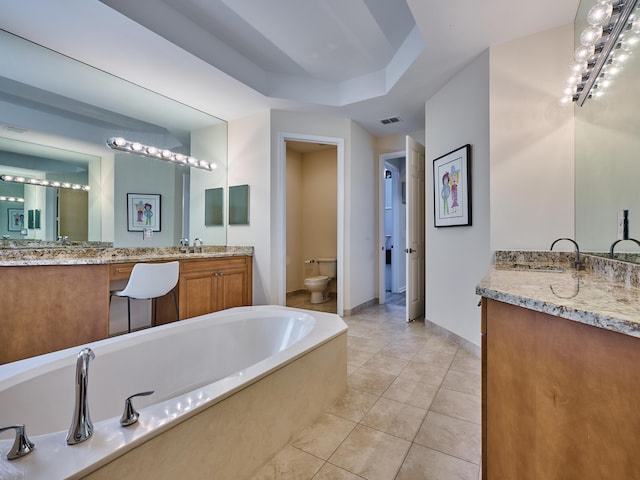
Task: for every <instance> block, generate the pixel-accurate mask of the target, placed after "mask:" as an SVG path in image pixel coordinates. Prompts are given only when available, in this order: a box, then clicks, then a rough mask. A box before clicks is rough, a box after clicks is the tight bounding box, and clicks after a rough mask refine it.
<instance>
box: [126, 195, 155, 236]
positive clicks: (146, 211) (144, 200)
mask: <svg viewBox="0 0 640 480" xmlns="http://www.w3.org/2000/svg"><path fill="white" fill-rule="evenodd" d="M160 213H161V212H160V195H159V194H150V193H127V230H128V231H130V232H142V231H143V230H144V229H148V228H150V229H151V230H152V231H154V232H159V231H160V216H161V215H160Z"/></svg>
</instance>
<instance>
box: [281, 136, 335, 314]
mask: <svg viewBox="0 0 640 480" xmlns="http://www.w3.org/2000/svg"><path fill="white" fill-rule="evenodd" d="M287 141H295V142H311V143H326V144H327V145H335V146H336V150H337V157H338V158H337V167H338V172H337V174H338V185H337V192H338V205H337V209H338V211H337V212H336V213H337V222H338V225H337V234H338V238H337V239H336V243H337V257H336V258H337V275H338V278H337V280H336V281H337V292H336V293H337V314H338V315H340V316H342V315H344V285H345V278H344V275H345V274H344V272H345V268H344V263H345V258H344V251H345V248H344V243H345V240H344V232H345V225H344V221H345V220H344V219H345V216H344V211H345V199H344V198H345V191H344V179H345V161H344V138H340V137H325V136H321V135H311V134H306V133H292V132H279V133H278V164H277V176H278V181H277V182H276V183H277V184H278V185H280V186H281V188H279V189H278V191H277V192H276V212H277V222H278V227H277V229H278V235H277V241H276V243H277V246H276V249H275V251H276V252H277V259H276V262H275V268H276V272H277V285H276V290H277V292H276V293H277V297H276V298H277V299H278V304H279V305H286V304H287V260H286V252H287V188H286V185H287V143H286V142H287Z"/></svg>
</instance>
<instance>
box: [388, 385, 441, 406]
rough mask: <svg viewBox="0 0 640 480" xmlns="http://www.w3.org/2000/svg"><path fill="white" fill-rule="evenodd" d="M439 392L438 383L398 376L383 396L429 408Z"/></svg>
mask: <svg viewBox="0 0 640 480" xmlns="http://www.w3.org/2000/svg"><path fill="white" fill-rule="evenodd" d="M437 392H438V387H437V386H436V385H429V384H426V383H419V382H412V381H410V380H404V379H402V378H396V380H395V381H394V382H393V383H392V384H391V386H390V387H389V388H387V390H386V391H385V392H384V394H383V396H384V397H385V398H390V399H391V400H396V401H398V402H403V403H408V404H409V405H413V406H414V407H418V408H423V409H425V410H428V409H429V407H430V406H431V402H432V401H433V399H434V397H435V395H436V393H437Z"/></svg>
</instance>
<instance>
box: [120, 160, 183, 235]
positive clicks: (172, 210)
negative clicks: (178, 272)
mask: <svg viewBox="0 0 640 480" xmlns="http://www.w3.org/2000/svg"><path fill="white" fill-rule="evenodd" d="M176 168H179V167H176V166H175V165H172V164H170V163H168V162H160V161H158V160H155V159H152V158H145V157H136V158H135V160H132V159H131V158H130V156H129V154H121V155H120V154H116V156H115V175H114V184H115V198H114V202H113V210H114V212H115V213H114V232H115V233H114V239H113V242H114V245H116V246H118V247H139V246H144V247H167V246H173V245H175V244H176V242H175V238H176V235H178V237H179V233H177V232H176V228H180V222H176V221H175V219H176V205H177V204H180V203H181V200H182V196H181V193H180V192H178V191H177V190H176V188H177V186H176V173H175V171H176ZM127 193H149V194H160V195H161V197H160V209H161V211H160V214H161V217H160V231H159V232H153V237H152V238H151V239H148V240H143V239H142V232H129V231H128V230H127ZM176 202H177V203H176Z"/></svg>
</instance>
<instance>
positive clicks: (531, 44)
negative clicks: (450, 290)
mask: <svg viewBox="0 0 640 480" xmlns="http://www.w3.org/2000/svg"><path fill="white" fill-rule="evenodd" d="M572 58H573V26H572V25H567V26H564V27H560V28H555V29H553V30H549V31H547V32H542V33H539V34H536V35H532V36H529V37H525V38H521V39H518V40H515V41H513V42H509V43H506V44H503V45H497V46H495V47H492V48H491V61H490V64H491V86H490V99H491V100H490V102H491V249H492V250H503V249H511V250H547V249H548V248H549V246H550V245H551V243H552V242H553V240H554V239H556V238H559V237H571V238H573V237H574V212H575V201H574V160H573V159H574V143H573V108H572V107H571V106H569V107H563V106H560V104H559V102H558V101H559V98H560V96H561V95H562V89H563V88H564V86H565V81H566V77H567V75H568V73H567V72H568V65H569V62H570V61H571V59H572ZM566 243H567V245H560V244H559V245H558V247H559V248H562V249H571V244H569V243H568V242H566Z"/></svg>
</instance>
